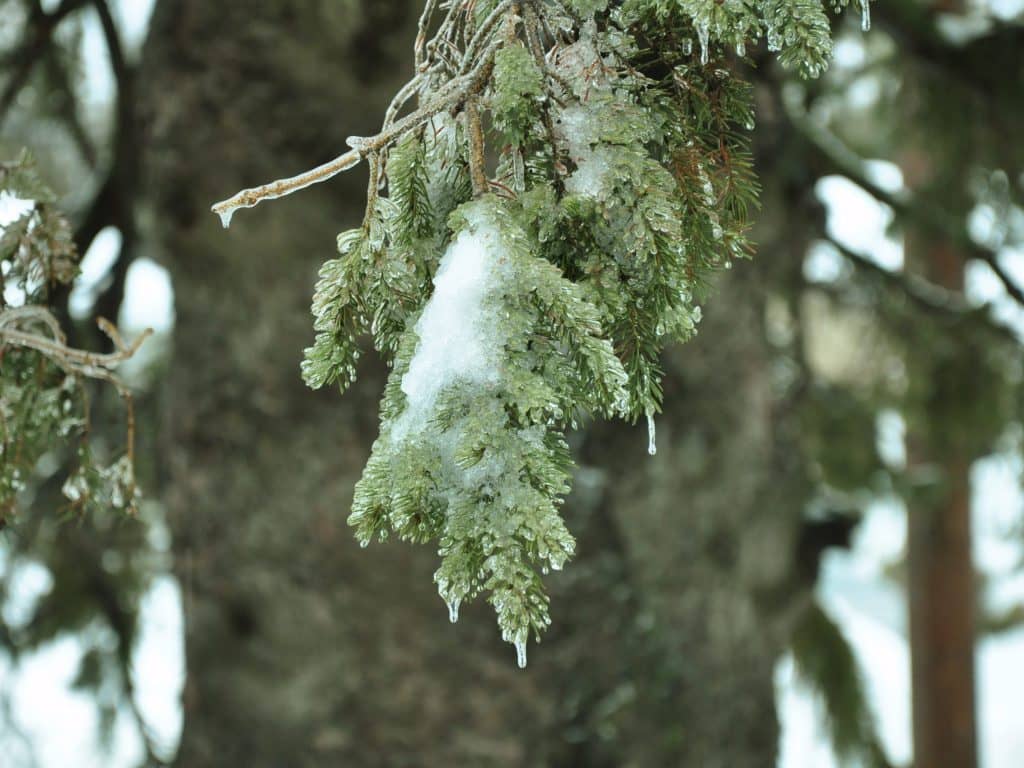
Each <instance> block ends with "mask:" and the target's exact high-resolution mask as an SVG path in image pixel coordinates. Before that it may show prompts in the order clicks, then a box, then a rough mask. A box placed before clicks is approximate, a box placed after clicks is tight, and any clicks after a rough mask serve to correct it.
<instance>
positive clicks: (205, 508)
mask: <svg viewBox="0 0 1024 768" xmlns="http://www.w3.org/2000/svg"><path fill="white" fill-rule="evenodd" d="M418 6H419V3H417V2H414V1H413V0H393V1H392V2H383V1H382V0H362V2H358V1H357V0H349V2H340V1H339V0H304V1H302V2H296V0H254V1H253V2H248V3H244V4H237V3H236V4H218V3H209V2H206V0H176V1H174V2H172V0H163V2H161V3H159V5H158V8H157V11H156V14H155V17H154V20H153V26H152V31H151V35H150V39H149V41H148V43H147V49H146V53H145V61H144V68H143V72H142V80H141V81H140V82H142V83H144V84H145V89H146V94H147V95H146V97H145V98H146V100H147V102H148V109H147V113H148V131H149V132H148V136H149V144H148V147H149V149H148V157H147V167H148V172H149V175H148V188H149V190H150V193H149V197H148V203H149V206H150V211H151V214H152V215H151V219H152V221H153V222H155V223H154V224H153V225H152V232H151V233H150V234H151V236H155V239H156V242H157V243H158V245H159V249H160V252H161V253H162V254H163V258H164V260H165V261H166V263H167V264H168V266H169V268H170V269H171V270H172V274H173V277H174V285H175V291H176V296H177V306H176V312H177V328H176V334H175V358H174V364H173V370H172V371H171V373H170V376H169V384H168V387H169V397H168V400H169V405H168V412H167V414H166V424H167V443H168V449H167V455H168V463H169V466H168V485H167V489H166V493H165V498H166V501H167V504H168V508H169V514H170V516H171V524H172V528H173V531H174V536H175V544H174V547H175V552H176V562H177V572H178V576H179V578H180V579H181V582H182V585H183V589H184V594H185V610H186V625H187V636H186V652H187V672H188V682H187V686H186V693H185V731H184V737H183V742H182V745H181V751H180V755H179V758H178V764H179V765H182V766H187V767H188V768H205V767H206V766H217V767H218V768H222V767H223V766H243V765H244V766H247V768H249V767H251V768H263V767H264V766H265V767H267V768H269V767H270V766H281V765H288V766H298V767H302V766H320V765H324V766H326V765H332V766H333V765H358V766H360V767H361V768H373V766H403V765H410V766H411V765H416V766H419V765H431V766H433V765H474V766H524V765H538V766H540V765H546V766H566V767H567V768H568V766H655V765H675V766H693V767H694V768H697V767H699V768H718V767H721V768H763V767H764V766H766V765H772V764H773V763H774V760H775V751H776V746H777V740H778V728H777V724H776V719H775V714H774V688H773V669H774V664H775V661H776V659H777V657H778V655H779V653H780V648H781V645H782V643H783V641H784V637H785V620H786V617H787V616H788V615H790V611H789V608H790V606H791V603H792V600H793V595H792V594H791V590H790V589H789V588H790V587H791V586H792V583H793V582H792V580H793V571H794V562H793V561H794V558H793V556H792V553H793V550H794V546H795V540H796V534H797V531H798V527H799V514H800V509H801V504H800V499H799V497H798V496H794V494H793V492H792V489H791V488H790V486H788V485H787V483H786V478H788V477H789V475H790V473H791V470H790V468H788V467H787V466H786V465H785V462H784V461H783V459H782V457H784V456H789V455H792V454H791V453H790V452H788V451H787V450H786V448H785V446H784V445H783V440H782V438H781V437H780V436H779V435H778V434H777V430H776V424H775V417H776V412H775V410H776V407H777V403H776V401H775V399H774V397H773V394H772V387H771V376H770V349H769V347H768V345H767V343H766V342H765V340H764V334H763V333H762V327H761V322H762V313H761V304H762V298H763V295H764V292H765V291H766V287H765V282H766V280H767V279H768V278H770V277H771V273H770V272H769V271H768V270H767V269H766V268H765V267H751V266H750V265H747V264H743V265H741V266H740V268H739V269H737V270H734V271H735V272H737V273H742V274H741V275H735V276H733V279H731V280H728V281H724V282H723V286H722V288H721V291H720V294H719V295H718V296H717V297H716V300H715V301H714V302H713V303H712V306H713V308H712V309H711V311H709V312H708V313H707V314H708V317H707V319H706V322H705V324H704V328H703V329H702V332H701V335H700V338H699V339H698V341H697V342H695V343H693V344H690V345H688V346H686V347H684V348H680V349H676V350H673V351H672V353H671V354H670V355H669V359H668V361H667V363H668V368H669V378H668V380H667V381H668V386H667V393H666V404H667V405H666V407H667V411H666V413H665V415H664V416H663V417H662V418H660V420H659V440H658V446H659V454H658V456H657V457H656V458H654V459H651V458H649V457H648V456H647V453H646V435H645V434H644V433H643V432H642V429H641V428H640V427H635V428H631V427H627V426H624V425H607V424H600V425H595V426H594V427H593V428H592V429H591V430H589V431H587V432H585V433H581V434H580V435H578V436H576V438H575V439H574V442H575V443H576V447H577V456H579V457H580V459H581V464H582V465H583V468H582V469H581V471H580V472H579V477H578V478H577V490H576V492H575V494H574V495H573V497H572V499H571V500H570V503H569V504H568V505H567V509H566V514H567V516H568V519H569V525H570V529H571V530H573V532H574V533H575V534H576V535H577V537H578V540H579V551H578V555H577V557H576V559H575V561H574V562H573V563H571V564H570V566H569V567H568V568H567V569H566V571H565V572H563V573H559V574H552V575H551V576H548V577H546V579H547V583H548V584H549V586H550V588H551V590H552V612H553V618H554V622H555V623H554V627H553V628H552V630H551V632H550V633H549V635H548V636H547V637H545V641H544V643H543V644H542V645H540V646H533V647H531V649H530V650H531V655H530V663H529V666H528V668H527V669H526V670H525V671H520V670H519V669H518V668H517V667H516V664H515V657H514V652H513V651H512V649H511V648H510V647H509V646H507V645H505V644H503V643H502V642H501V641H500V638H499V635H498V632H497V630H496V628H495V626H494V620H493V613H492V611H491V609H490V607H489V606H487V605H486V604H484V603H483V602H482V601H477V603H476V604H475V605H472V606H467V607H466V608H465V609H464V611H463V614H464V615H463V617H462V619H461V620H460V622H459V624H458V625H456V626H454V627H453V626H451V625H449V624H448V620H447V611H446V609H445V607H444V605H443V603H442V601H441V600H440V598H438V597H437V595H436V591H435V588H434V585H433V581H432V573H433V570H434V568H435V567H436V564H437V557H436V553H435V552H434V551H433V550H432V549H431V548H430V547H409V546H405V545H402V544H399V543H388V544H387V545H384V546H372V547H370V548H369V549H367V550H361V549H359V547H358V546H356V545H355V543H354V542H353V539H352V537H351V535H350V532H349V530H348V529H347V527H346V525H345V518H346V516H347V514H348V508H349V504H350V501H351V496H352V487H353V484H354V483H355V481H356V479H357V478H358V475H359V473H360V471H361V469H362V466H363V463H364V462H365V460H366V458H367V455H368V453H369V444H370V441H371V440H372V438H373V437H374V436H375V434H376V429H377V419H376V403H377V400H378V397H379V395H380V392H381V389H382V386H383V379H384V374H385V370H384V367H383V366H382V365H381V364H380V363H379V362H376V361H367V362H366V364H365V365H364V367H363V368H364V369H363V370H362V371H361V375H362V378H361V381H360V383H359V384H358V385H357V386H356V387H355V388H354V389H353V390H352V391H350V392H348V393H347V394H346V395H345V396H344V397H343V398H339V397H338V395H337V393H336V392H332V391H326V392H319V393H314V392H311V391H308V390H307V389H306V388H305V387H304V386H303V384H302V382H301V380H300V377H299V372H298V365H299V360H300V358H301V354H302V349H303V347H305V346H307V345H308V344H309V343H310V342H311V338H312V331H311V321H310V318H309V312H308V306H309V302H310V298H311V294H312V289H313V283H314V280H315V274H316V269H317V266H318V265H319V264H320V263H321V262H322V261H323V260H324V259H326V258H329V257H331V255H332V243H333V239H334V235H335V233H336V232H337V231H338V230H340V229H343V228H347V227H349V226H352V225H353V224H355V223H357V222H358V221H359V216H360V214H361V209H362V201H363V195H364V188H363V187H364V184H365V171H355V172H350V173H348V174H346V175H344V176H342V177H339V179H337V180H334V181H332V182H331V183H330V184H327V185H323V186H321V187H319V188H314V189H310V190H306V191H304V192H302V193H301V194H299V195H296V196H293V197H292V198H289V199H286V200H283V201H279V202H275V203H269V204H265V205H262V206H260V207H259V208H258V209H257V210H255V211H242V212H241V213H239V214H238V215H237V216H236V217H235V222H234V224H233V226H232V229H231V230H229V231H226V232H225V231H223V230H221V228H220V225H219V223H218V222H217V220H216V218H215V217H214V216H213V215H211V214H210V213H209V205H210V204H211V203H212V202H214V201H215V200H219V199H222V198H224V197H227V196H228V195H230V194H232V193H234V192H235V191H236V190H237V189H239V188H241V187H244V186H251V185H253V184H255V183H261V182H263V181H266V180H269V179H272V178H277V177H280V176H282V175H289V174H292V173H295V172H298V171H301V170H304V169H305V168H306V167H309V166H312V165H314V164H316V163H320V162H323V161H325V160H327V159H329V158H330V157H332V156H334V155H335V154H338V153H339V152H340V151H342V150H343V149H344V139H345V137H346V136H347V135H348V134H351V133H354V134H362V135H365V134H367V133H370V132H372V131H374V130H375V127H376V125H377V124H378V123H379V120H380V119H381V116H382V115H383V109H384V106H385V105H386V101H387V98H388V97H389V96H390V94H391V93H392V92H393V91H394V89H395V88H396V86H397V85H398V84H399V83H400V81H401V80H402V79H404V77H405V76H407V75H408V74H409V73H410V71H411V66H410V62H409V60H408V59H409V58H411V57H407V56H406V53H405V52H406V51H407V50H409V49H410V48H411V41H412V40H413V37H414V34H415V33H414V28H413V22H414V21H415V18H414V12H415V11H418ZM763 258H764V264H766V265H767V264H771V259H770V257H768V256H765V257H763Z"/></svg>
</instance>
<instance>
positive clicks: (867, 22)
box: [860, 0, 871, 32]
mask: <svg viewBox="0 0 1024 768" xmlns="http://www.w3.org/2000/svg"><path fill="white" fill-rule="evenodd" d="M860 28H861V29H863V30H864V31H865V32H867V31H868V30H869V29H871V0H860Z"/></svg>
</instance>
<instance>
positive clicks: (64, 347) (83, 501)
mask: <svg viewBox="0 0 1024 768" xmlns="http://www.w3.org/2000/svg"><path fill="white" fill-rule="evenodd" d="M0 196H3V197H5V198H6V200H7V201H8V202H18V203H20V204H21V207H22V210H21V212H20V214H18V215H17V216H16V217H15V219H14V220H13V221H12V222H10V223H9V224H8V225H7V226H5V227H4V228H3V230H2V231H0V529H2V528H3V527H4V525H5V524H6V522H7V521H8V519H9V518H10V517H11V516H13V514H14V513H15V511H16V507H17V500H18V495H19V493H20V492H21V491H22V490H23V489H24V488H25V487H26V485H27V482H28V479H29V477H30V476H31V474H32V473H33V471H34V470H35V467H36V465H37V463H38V462H39V460H40V458H41V457H42V456H43V455H44V454H46V453H47V452H51V451H54V450H55V449H56V448H57V446H58V445H60V444H61V443H62V442H69V441H70V442H71V443H72V444H73V445H75V446H76V449H75V453H76V459H77V468H76V469H75V470H74V472H73V473H72V474H71V475H70V476H69V477H68V478H67V480H66V481H65V483H64V486H63V493H64V496H65V497H66V499H67V501H68V503H69V508H70V509H72V510H78V511H97V510H106V509H111V508H113V509H118V510H124V511H128V512H134V511H135V509H136V505H137V500H138V495H139V493H138V488H137V487H136V485H135V471H134V461H133V448H132V445H133V442H134V422H133V417H132V405H131V393H130V392H129V390H128V389H127V387H125V385H124V384H123V383H122V382H121V380H120V379H119V378H118V377H117V376H116V375H115V373H114V371H115V369H116V368H117V366H118V365H119V364H120V363H122V362H123V361H125V360H127V359H128V358H129V357H131V356H132V355H133V354H134V353H135V350H136V349H138V347H139V345H140V344H141V343H142V342H143V341H144V339H145V337H146V336H147V335H148V333H146V334H142V335H140V336H139V338H138V339H136V340H135V342H134V343H133V344H131V345H127V344H126V343H125V342H124V341H123V340H122V339H121V337H120V335H119V333H118V331H117V328H116V327H115V326H114V325H112V324H111V323H110V322H109V321H107V320H105V319H103V318H101V319H100V320H99V325H100V329H101V330H102V331H103V332H104V333H105V334H107V336H108V337H109V338H110V340H111V341H112V342H113V344H114V347H115V350H114V351H113V352H110V353H105V354H101V353H95V352H89V351H86V350H81V349H75V348H73V347H70V346H68V343H67V337H66V335H65V333H64V331H63V330H62V329H61V325H60V323H59V321H58V319H57V318H56V317H55V316H54V314H53V313H52V312H51V311H50V308H49V307H50V305H51V304H52V299H51V296H52V295H53V294H54V293H55V292H56V291H57V290H58V289H59V288H61V287H66V286H68V285H70V283H71V282H72V281H73V280H74V279H75V277H76V276H77V275H78V271H79V269H78V261H79V254H78V253H77V251H76V249H75V245H74V242H73V241H72V237H71V231H70V227H69V226H68V223H67V221H66V220H65V219H64V217H63V216H62V215H61V214H60V212H59V211H58V210H57V209H56V207H55V206H54V200H55V196H54V194H53V192H51V190H50V189H49V188H48V187H47V186H46V185H45V184H44V183H43V181H42V179H41V178H40V176H39V173H38V171H37V169H36V165H35V162H34V160H33V158H32V157H31V155H29V154H28V153H27V152H23V153H22V154H21V155H20V156H19V157H18V158H16V159H15V160H14V161H12V162H10V163H3V164H0ZM8 296H10V297H16V299H13V300H10V301H9V299H8ZM89 379H97V380H102V381H106V382H109V383H111V384H113V385H114V386H115V387H116V388H117V390H118V392H119V393H120V395H121V396H122V398H123V399H124V400H125V403H126V407H127V423H128V429H127V440H126V447H125V451H124V453H123V454H121V455H120V456H119V457H118V458H116V460H114V461H113V462H109V463H107V462H103V461H101V460H100V459H99V458H98V457H97V456H96V455H95V453H94V452H93V450H92V448H91V447H90V444H89V440H88V432H89V393H88V391H87V389H86V386H85V383H86V381H88V380H89Z"/></svg>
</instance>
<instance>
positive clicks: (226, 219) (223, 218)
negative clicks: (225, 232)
mask: <svg viewBox="0 0 1024 768" xmlns="http://www.w3.org/2000/svg"><path fill="white" fill-rule="evenodd" d="M217 215H218V216H220V225H221V226H222V227H224V229H227V228H228V227H230V226H231V217H232V216H234V215H235V209H234V208H228V209H227V210H224V211H219V212H218V213H217Z"/></svg>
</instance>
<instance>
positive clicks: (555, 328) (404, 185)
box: [214, 0, 869, 665]
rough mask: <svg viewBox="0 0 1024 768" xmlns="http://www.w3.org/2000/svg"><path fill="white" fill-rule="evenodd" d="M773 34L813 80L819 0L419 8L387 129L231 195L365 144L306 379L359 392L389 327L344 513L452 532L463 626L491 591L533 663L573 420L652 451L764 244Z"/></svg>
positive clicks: (316, 311) (822, 48) (425, 537)
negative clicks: (663, 415) (682, 352)
mask: <svg viewBox="0 0 1024 768" xmlns="http://www.w3.org/2000/svg"><path fill="white" fill-rule="evenodd" d="M848 4H849V3H848V0H834V2H832V3H831V4H830V5H831V6H833V7H834V9H835V10H841V9H842V8H843V7H845V6H846V5H848ZM860 9H861V12H862V14H863V24H864V26H865V27H866V26H867V25H868V23H869V17H868V4H867V0H860ZM761 40H764V41H766V43H767V45H768V47H769V49H770V50H772V51H775V52H777V54H778V58H779V60H780V62H781V63H782V64H783V65H784V66H786V67H789V68H791V69H794V70H796V71H797V72H799V73H800V74H802V75H804V76H807V77H813V76H816V75H818V74H819V73H820V72H821V71H822V70H823V69H824V68H825V67H826V66H827V62H828V58H829V55H830V52H831V37H830V22H829V17H828V12H827V8H826V4H825V3H823V2H822V1H821V0H787V1H786V2H782V1H781V0H758V1H757V2H749V0H724V1H723V0H623V1H622V2H608V0H519V1H518V2H517V1H513V0H471V1H469V2H461V1H459V2H456V1H454V0H453V1H452V2H448V3H443V2H438V0H427V1H426V4H425V8H424V11H423V15H422V18H421V20H420V24H419V34H418V36H417V38H416V42H415V74H414V77H413V78H412V79H411V80H410V81H409V82H408V83H407V84H406V85H405V86H404V87H403V88H401V89H400V90H399V92H398V93H397V94H396V96H395V98H394V100H393V102H392V104H391V106H390V107H389V109H388V110H387V113H386V114H385V116H384V122H383V127H382V129H381V132H380V133H378V134H377V135H375V136H373V137H369V138H363V137H353V138H351V139H349V146H350V147H351V151H349V152H347V153H345V154H344V155H342V156H340V157H339V158H337V159H336V160H334V161H331V162H330V163H327V164H325V165H323V166H321V167H319V168H316V169H314V170H312V171H310V172H308V173H305V174H301V175H299V176H296V177H293V178H290V179H284V180H281V181H277V182H273V183H271V184H267V185H264V186H263V187H258V188H254V189H250V190H244V191H242V192H240V193H238V194H237V195H236V196H235V197H233V198H231V199H229V200H226V201H224V202H222V203H218V204H217V205H215V206H214V211H215V212H216V213H218V214H219V215H220V216H221V218H222V221H223V223H224V225H225V226H227V225H228V224H229V223H230V220H231V216H232V214H233V213H234V211H235V210H237V209H238V208H241V207H252V206H254V205H256V204H258V203H259V202H260V201H262V200H264V199H270V198H274V197H280V196H282V195H285V194H288V193H290V192H293V191H295V190H298V189H301V188H303V187H305V186H308V185H309V184H312V183H315V182H318V181H323V180H325V179H328V178H330V177H332V176H334V175H335V174H337V173H339V172H341V171H344V170H347V169H349V168H352V167H354V166H355V165H357V164H359V163H360V162H361V161H362V160H366V161H367V163H368V166H369V186H368V191H367V197H368V200H367V207H366V213H365V216H364V219H363V222H362V224H361V226H359V227H358V228H356V229H353V230H350V231H348V232H345V233H343V234H342V235H341V236H340V237H339V240H338V248H339V257H338V258H337V259H334V260H331V261H328V262H327V263H326V264H324V265H323V268H322V270H321V273H320V281H319V282H318V284H317V286H316V291H315V295H314V299H313V316H314V327H315V330H316V338H315V342H314V344H313V346H312V347H311V348H309V349H308V350H307V352H306V359H305V362H304V363H303V375H304V377H305V380H306V382H307V383H308V384H309V385H310V386H312V387H322V386H325V385H328V384H337V385H338V386H339V387H340V389H341V390H342V391H344V390H345V389H346V388H347V387H348V386H349V385H350V384H351V383H352V382H353V380H354V379H355V376H356V366H357V362H358V359H359V357H360V354H361V347H360V345H361V343H362V339H363V336H364V334H369V335H370V336H371V337H372V341H373V345H374V347H375V349H376V350H377V351H378V352H379V353H380V354H381V355H382V356H383V357H384V358H385V359H386V360H387V361H388V363H389V365H390V366H391V375H390V378H389V381H388V384H387V387H386V390H385V393H384V399H383V402H382V405H381V414H380V415H381V428H380V435H379V437H378V439H377V441H376V442H375V444H374V447H373V452H372V455H371V456H370V459H369V461H368V463H367V466H366V469H365V471H364V473H363V477H362V479H361V480H360V481H359V483H358V484H357V486H356V490H355V499H354V503H353V510H352V514H351V516H350V518H349V522H350V524H351V525H352V526H353V527H354V529H355V533H356V536H357V538H358V539H359V541H360V543H362V544H363V545H367V544H369V543H370V542H371V541H373V540H381V541H382V540H385V539H387V538H388V537H389V536H391V535H395V536H397V537H399V538H400V539H403V540H408V541H414V542H419V543H427V542H436V545H437V546H438V551H439V555H440V557H441V564H440V567H439V568H438V570H437V572H436V574H435V581H436V582H437V585H438V590H439V592H440V594H441V596H442V598H443V599H444V600H445V602H446V603H447V604H448V608H449V613H450V616H451V618H452V620H453V621H454V620H456V619H457V617H458V610H459V606H460V604H461V603H462V602H464V601H466V600H469V599H472V598H474V597H476V596H478V595H479V594H481V593H486V594H487V596H488V598H487V599H488V600H489V602H491V604H492V605H493V607H494V609H495V611H496V613H497V618H498V625H499V627H500V629H501V632H502V636H503V638H504V639H505V640H506V641H508V642H510V643H512V644H514V645H515V647H516V649H517V655H518V659H519V663H520V665H525V663H526V643H527V638H528V636H529V634H530V632H531V630H532V631H533V633H534V635H535V636H538V637H539V634H540V633H541V632H542V631H543V629H544V628H545V627H546V626H547V625H548V624H549V623H550V618H549V615H548V601H547V597H546V595H545V592H544V589H543V585H542V582H541V576H540V574H539V573H538V569H539V570H540V571H542V572H546V571H547V570H548V569H552V568H553V569H559V568H561V567H562V566H563V565H564V564H565V562H566V561H567V560H568V558H569V557H570V556H571V555H572V554H573V550H574V540H573V538H572V535H571V534H570V532H569V531H568V530H567V529H566V527H565V525H564V523H563V521H562V519H561V517H560V515H559V513H558V507H559V505H560V504H561V501H562V499H563V497H564V496H565V494H566V493H568V491H569V479H570V472H571V468H572V459H571V456H570V452H569V449H568V445H567V442H566V439H565V433H566V430H567V429H570V428H572V427H573V426H574V425H576V424H578V423H579V421H580V420H581V419H586V418H590V417H592V416H603V417H616V416H617V417H622V418H625V419H627V420H629V421H631V422H636V421H638V420H641V419H642V420H646V422H647V424H648V429H649V436H650V445H649V450H650V452H651V453H654V452H655V449H656V443H655V430H654V420H655V416H656V414H657V413H658V412H659V410H660V408H661V400H662V387H661V376H662V371H661V369H660V368H659V363H658V359H659V354H660V352H661V350H662V348H663V347H664V345H665V344H666V343H669V342H673V341H686V340H687V339H689V338H690V337H691V336H692V335H693V334H694V332H695V330H696V327H697V324H698V322H699V320H700V308H699V305H698V302H699V301H700V300H702V299H703V298H704V297H705V295H706V284H707V279H708V277H709V275H710V274H711V272H712V271H714V270H716V269H720V268H728V267H730V266H731V264H732V262H733V260H734V259H737V258H742V257H744V256H746V255H747V254H748V253H749V252H750V244H749V242H748V240H747V238H746V230H747V227H748V225H749V213H750V210H751V208H753V207H754V206H756V203H757V193H758V187H757V182H756V179H755V176H754V173H753V170H752V166H751V160H750V154H749V150H748V141H749V138H748V137H749V132H750V130H751V129H752V128H753V124H754V116H753V111H752V104H751V98H750V91H749V88H748V86H747V84H746V83H745V82H744V81H743V79H742V78H741V77H740V75H739V74H738V73H737V71H736V69H737V67H736V66H735V65H736V64H737V63H738V62H741V61H742V60H743V59H744V58H745V56H746V51H747V48H748V46H753V45H756V44H758V42H759V41H761Z"/></svg>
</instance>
